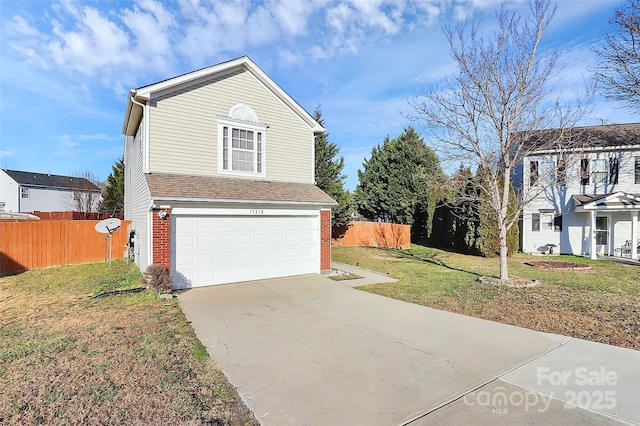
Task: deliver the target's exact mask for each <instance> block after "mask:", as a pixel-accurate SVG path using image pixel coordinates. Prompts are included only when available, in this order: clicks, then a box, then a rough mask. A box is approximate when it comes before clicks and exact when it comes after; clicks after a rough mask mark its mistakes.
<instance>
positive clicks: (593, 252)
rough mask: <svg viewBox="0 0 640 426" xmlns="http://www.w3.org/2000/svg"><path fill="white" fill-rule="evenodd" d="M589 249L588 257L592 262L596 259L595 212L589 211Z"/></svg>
mask: <svg viewBox="0 0 640 426" xmlns="http://www.w3.org/2000/svg"><path fill="white" fill-rule="evenodd" d="M590 240H591V247H590V248H589V255H590V257H591V259H592V260H596V259H597V258H598V254H597V253H596V210H591V233H590Z"/></svg>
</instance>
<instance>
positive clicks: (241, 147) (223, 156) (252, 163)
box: [218, 104, 267, 176]
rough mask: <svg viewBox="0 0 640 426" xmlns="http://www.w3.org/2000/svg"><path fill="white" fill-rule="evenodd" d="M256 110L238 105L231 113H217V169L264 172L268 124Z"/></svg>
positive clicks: (263, 173)
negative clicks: (264, 122)
mask: <svg viewBox="0 0 640 426" xmlns="http://www.w3.org/2000/svg"><path fill="white" fill-rule="evenodd" d="M257 121H258V117H257V116H256V114H255V112H253V110H252V109H251V108H250V107H248V106H247V105H244V104H239V105H235V106H234V107H232V108H231V110H230V111H229V117H218V171H219V172H220V173H224V174H227V173H228V174H236V175H251V176H264V175H265V143H266V130H267V125H266V124H260V123H258V122H257Z"/></svg>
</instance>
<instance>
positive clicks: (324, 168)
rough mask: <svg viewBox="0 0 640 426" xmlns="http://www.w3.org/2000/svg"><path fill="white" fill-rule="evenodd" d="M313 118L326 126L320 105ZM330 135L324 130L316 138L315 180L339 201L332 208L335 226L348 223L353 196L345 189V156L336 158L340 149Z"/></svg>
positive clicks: (332, 220) (351, 211)
mask: <svg viewBox="0 0 640 426" xmlns="http://www.w3.org/2000/svg"><path fill="white" fill-rule="evenodd" d="M313 118H314V119H315V120H316V121H317V122H318V124H320V125H321V126H323V127H324V120H323V119H322V112H321V111H320V107H318V108H316V110H315V112H314V115H313ZM328 137H329V134H328V133H326V132H324V133H321V134H319V135H316V138H315V158H316V164H315V167H316V169H315V180H316V185H317V186H318V188H320V189H322V190H323V191H324V192H326V193H327V194H329V196H331V198H333V199H334V200H336V201H337V202H338V205H337V206H334V207H333V208H332V209H331V213H332V215H331V216H332V217H331V224H332V225H333V226H334V227H335V226H340V225H343V224H345V223H347V222H348V221H349V219H350V218H351V214H352V213H353V197H352V195H351V193H350V192H349V191H348V190H346V189H344V180H345V179H346V178H347V176H346V175H343V174H342V170H343V169H344V157H339V158H336V156H337V155H338V153H339V152H340V149H339V148H338V147H337V146H336V144H335V143H332V142H329V139H328Z"/></svg>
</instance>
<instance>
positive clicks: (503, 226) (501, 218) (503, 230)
mask: <svg viewBox="0 0 640 426" xmlns="http://www.w3.org/2000/svg"><path fill="white" fill-rule="evenodd" d="M509 176H511V168H510V167H505V169H504V177H503V179H502V204H501V205H500V211H499V212H498V231H499V233H500V279H501V280H508V279H509V270H508V269H507V253H508V251H509V247H508V246H507V231H508V229H507V213H508V211H509V210H508V206H509V183H510V182H509Z"/></svg>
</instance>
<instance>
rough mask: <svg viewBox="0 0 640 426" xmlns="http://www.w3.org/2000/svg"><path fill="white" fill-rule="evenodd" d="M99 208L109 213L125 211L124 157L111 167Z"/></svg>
mask: <svg viewBox="0 0 640 426" xmlns="http://www.w3.org/2000/svg"><path fill="white" fill-rule="evenodd" d="M99 210H100V211H101V212H109V213H114V212H115V213H123V212H124V158H120V159H119V160H118V161H116V163H115V164H114V165H113V166H112V167H111V173H110V174H109V177H108V178H107V186H106V187H105V189H104V191H103V192H102V201H101V202H100V206H99Z"/></svg>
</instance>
